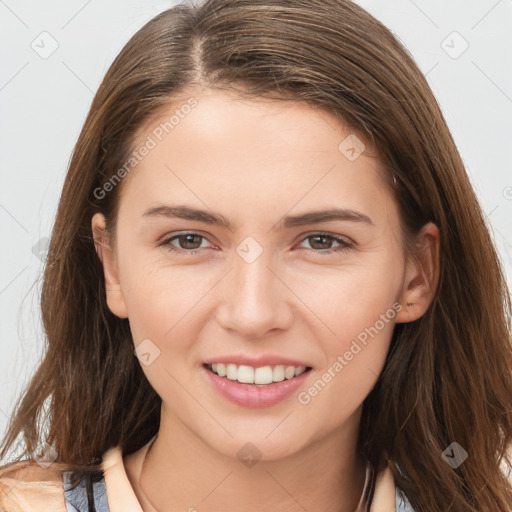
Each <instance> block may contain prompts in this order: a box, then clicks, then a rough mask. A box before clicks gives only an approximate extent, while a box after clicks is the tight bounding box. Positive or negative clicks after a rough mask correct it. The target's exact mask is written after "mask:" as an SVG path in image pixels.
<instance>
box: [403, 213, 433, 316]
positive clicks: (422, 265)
mask: <svg viewBox="0 0 512 512" xmlns="http://www.w3.org/2000/svg"><path fill="white" fill-rule="evenodd" d="M439 252H440V237H439V229H438V227H437V226H436V225H435V224H433V223H432V222H429V223H428V224H425V226H423V228H422V229H421V231H420V233H419V234H418V250H417V251H416V252H415V253H414V254H411V255H409V256H408V258H407V267H406V272H405V279H404V287H403V290H402V295H401V297H400V304H401V305H402V309H401V310H400V311H399V312H398V313H397V316H396V323H402V322H412V321H414V320H417V319H418V318H420V317H421V316H423V315H424V314H425V312H426V311H427V309H428V307H429V306H430V304H431V302H432V300H433V298H434V295H435V292H436V290H437V285H438V281H439V270H440V269H439V262H440V259H439Z"/></svg>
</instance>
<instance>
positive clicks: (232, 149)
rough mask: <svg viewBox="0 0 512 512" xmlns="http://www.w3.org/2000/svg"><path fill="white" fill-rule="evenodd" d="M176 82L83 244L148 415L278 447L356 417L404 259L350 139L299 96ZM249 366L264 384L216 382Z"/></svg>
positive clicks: (375, 178)
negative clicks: (96, 262) (105, 232)
mask: <svg viewBox="0 0 512 512" xmlns="http://www.w3.org/2000/svg"><path fill="white" fill-rule="evenodd" d="M194 97H195V98H196V100H197V104H195V106H194V108H182V106H183V105H184V104H185V103H186V102H187V98H188V97H184V98H183V101H178V102H176V104H174V105H173V106H172V107H171V108H169V111H168V112H167V113H166V114H165V115H164V116H162V117H161V118H158V119H153V120H152V122H151V123H149V124H148V125H147V127H145V128H144V129H143V130H141V132H140V137H139V142H140V144H139V145H138V146H137V147H140V146H141V144H144V143H145V142H146V143H147V144H148V146H151V147H150V150H149V151H139V154H142V153H145V156H143V157H142V158H141V159H140V162H139V163H137V165H136V167H135V168H134V170H132V171H131V172H130V174H129V175H128V176H126V177H125V178H124V181H123V183H122V190H121V196H120V207H119V213H118V219H117V224H116V234H115V241H114V242H113V243H112V244H111V250H109V249H108V248H106V247H104V248H103V250H101V249H100V257H101V258H102V261H103V264H104V268H105V278H106V281H107V300H108V304H109V307H110V309H111V310H112V312H113V313H114V314H116V315H118V316H120V317H128V318H129V322H130V327H131V331H132V334H133V341H134V345H135V347H137V348H138V350H139V352H138V353H139V357H140V360H141V364H142V368H143V370H144V372H145V374H146V376H147V378H148V380H149V382H150V383H151V385H152V386H153V387H154V389H155V390H156V391H157V392H158V394H159V395H160V397H161V398H162V401H163V409H162V412H163V414H164V415H165V416H167V417H168V418H172V419H173V421H178V422H180V423H181V424H182V425H184V426H185V427H186V428H187V429H189V430H190V431H191V432H193V433H194V434H196V435H197V436H198V437H199V438H200V439H202V440H204V442H206V443H207V444H208V445H209V446H210V447H213V448H214V449H215V450H217V451H218V452H220V453H224V454H226V455H230V456H234V455H235V454H236V452H237V451H238V450H239V449H240V446H242V445H243V444H245V443H246V442H248V441H250V442H252V443H253V444H254V445H255V446H257V447H258V449H259V450H260V451H261V452H262V454H263V456H264V457H266V458H267V459H273V458H277V457H284V456H286V455H289V454H292V453H294V452H296V451H298V450H301V449H303V448H305V447H306V446H308V445H311V444H312V443H314V442H316V441H319V440H321V439H325V438H326V437H327V436H330V435H339V436H343V435H344V434H343V432H345V431H348V429H350V428H352V429H353V428H354V426H355V425H356V424H357V423H358V421H359V417H360V410H361V405H362V402H363V400H364V398H365V397H366V396H367V395H368V393H369V392H370V391H371V389H372V387H373V385H374V384H375V382H376V380H377V378H378V375H379V373H380V372H381V370H382V367H383V365H384V361H385V358H386V354H387V352H388V348H389V343H390V339H391V335H392V331H393V327H394V324H395V323H396V322H397V321H408V320H410V319H413V318H412V317H410V316H409V317H407V316H406V315H407V314H406V313H405V312H404V311H405V310H402V311H400V312H399V310H400V309H401V306H400V305H398V302H399V301H401V302H402V304H404V305H405V301H404V299H405V300H407V299H408V298H407V297H405V293H412V290H413V287H412V285H411V286H408V283H409V282H410V281H412V277H414V273H415V267H414V266H409V265H408V263H407V260H406V258H405V256H404V253H403V249H402V245H401V238H400V224H399V222H400V220H399V214H398V209H397V206H396V204H395V202H394V201H393V199H392V196H391V194H390V192H389V191H388V190H387V188H386V186H385V185H384V182H383V180H382V172H383V171H382V169H381V168H380V163H379V161H378V159H377V158H376V157H375V155H374V154H373V156H369V153H370V150H371V149H372V148H371V147H370V146H369V143H368V142H367V141H364V142H363V141H362V139H361V137H360V136H357V137H358V139H355V138H353V135H354V134H351V133H350V132H349V131H348V130H347V129H346V128H345V127H344V126H343V125H341V124H340V123H339V121H337V120H336V119H335V118H333V117H330V115H329V114H327V113H325V112H321V111H319V110H318V109H317V110H314V109H312V108H311V107H309V106H307V105H305V104H303V103H298V102H276V101H269V100H267V101H261V100H247V99H242V98H240V97H237V96H235V95H234V94H233V93H230V94H228V93H224V92H222V93H221V92H212V91H206V92H202V93H201V94H198V95H195V96H194ZM180 108H181V110H180ZM176 109H178V110H180V112H181V115H180V116H178V117H176V119H175V120H174V124H173V127H172V130H170V129H169V125H167V129H168V130H167V131H168V132H169V133H166V131H165V130H164V129H163V128H162V126H163V125H164V126H165V122H166V121H167V122H168V121H169V118H170V116H171V115H172V114H173V113H174V112H175V110H176ZM183 112H186V114H183ZM177 119H179V121H177ZM162 123H164V124H163V125H162ZM347 137H349V138H348V139H347ZM150 141H152V142H150ZM361 142H363V143H364V144H365V145H366V148H365V151H364V152H363V153H362V154H359V153H360V152H361V150H362V146H360V143H361ZM178 207H179V208H178ZM320 212H330V213H329V214H324V213H320ZM313 214H314V215H313ZM93 229H94V230H95V232H99V231H101V229H102V218H101V215H96V216H95V217H94V218H93ZM114 245H115V248H112V247H113V246H114ZM419 310H421V306H420V308H419ZM418 312H419V313H421V311H418V309H417V310H416V314H418ZM141 355H142V357H141ZM215 362H217V363H225V364H226V365H227V363H230V364H235V365H236V366H234V367H233V366H231V367H230V368H228V367H227V366H226V370H227V371H228V376H227V377H221V376H216V375H214V374H213V373H212V370H211V369H210V368H209V367H207V366H206V364H205V363H215ZM237 362H238V364H237ZM251 363H252V364H251ZM239 366H241V368H239ZM269 366H270V370H269V368H268V367H269ZM283 366H284V368H280V367H283ZM287 366H295V367H296V368H292V370H289V369H288V370H287V373H286V375H287V376H288V377H290V376H291V375H294V374H295V373H297V374H298V375H297V376H296V377H295V376H294V377H291V378H286V377H284V380H283V378H282V371H283V370H284V371H286V367H287ZM247 367H249V368H247ZM254 367H256V368H257V369H256V370H254V369H253V368H254ZM264 367H267V368H264ZM303 367H306V368H310V369H308V370H307V371H304V372H303V373H300V372H301V370H303V369H304V368H303ZM214 368H217V370H218V371H219V373H221V374H222V373H223V372H222V366H220V368H221V369H220V370H219V365H217V366H216V367H214ZM233 368H234V369H233ZM261 368H263V370H262V369H261ZM269 371H270V373H269ZM233 372H234V373H233ZM269 375H270V377H269ZM251 376H257V378H258V382H260V383H261V382H265V379H268V378H275V380H276V381H278V382H276V383H275V384H268V383H267V384H265V385H263V384H262V385H256V384H249V383H239V382H238V381H237V380H234V379H240V380H242V381H243V380H246V379H249V380H250V379H251ZM259 379H263V380H259ZM267 382H268V381H267ZM292 412H293V414H290V413H292ZM283 418H286V419H285V420H284V421H283ZM270 432H272V435H269V433H270Z"/></svg>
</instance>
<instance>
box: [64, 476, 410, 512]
mask: <svg viewBox="0 0 512 512" xmlns="http://www.w3.org/2000/svg"><path fill="white" fill-rule="evenodd" d="M62 479H63V482H64V491H65V492H64V496H65V499H66V510H67V512H90V511H89V508H88V506H87V489H86V488H85V482H84V481H83V480H82V481H81V482H80V483H79V484H78V485H77V487H75V488H74V489H72V490H71V489H69V487H70V482H69V472H67V471H65V472H64V473H63V477H62ZM93 494H94V507H95V510H96V512H109V508H108V500H107V488H106V487H105V479H101V480H100V481H99V482H94V483H93ZM91 510H94V509H91ZM396 512H414V509H413V508H412V507H411V504H410V503H409V501H408V500H407V498H406V497H405V495H404V494H402V492H401V491H399V489H398V488H397V489H396Z"/></svg>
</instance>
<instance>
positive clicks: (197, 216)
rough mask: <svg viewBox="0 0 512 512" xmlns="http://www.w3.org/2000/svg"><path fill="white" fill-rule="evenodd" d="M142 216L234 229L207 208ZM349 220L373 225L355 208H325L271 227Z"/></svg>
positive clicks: (164, 208) (152, 210) (171, 208)
mask: <svg viewBox="0 0 512 512" xmlns="http://www.w3.org/2000/svg"><path fill="white" fill-rule="evenodd" d="M143 217H166V218H178V219H185V220H193V221H197V222H204V223H205V224H212V225H218V226H222V227H225V228H228V229H229V230H230V231H233V230H234V229H235V226H234V224H233V223H232V222H231V221H230V220H229V219H227V218H226V217H224V216H223V215H221V214H220V213H214V212H211V211H207V210H201V209H198V208H193V207H191V206H186V205H177V206H167V205H161V206H155V207H153V208H150V209H149V210H146V211H145V212H144V213H143ZM335 220H341V221H351V222H362V223H365V224H369V225H371V226H374V225H375V224H374V223H373V221H372V220H371V219H370V217H368V216H367V215H365V214H364V213H361V212H358V211H356V210H351V209H346V208H330V209H327V210H318V211H311V212H306V213H301V214H298V215H287V216H285V217H283V218H282V219H281V220H280V221H278V222H277V223H276V225H275V226H274V227H273V228H272V229H289V228H294V227H299V226H306V225H310V224H319V223H321V222H329V221H335Z"/></svg>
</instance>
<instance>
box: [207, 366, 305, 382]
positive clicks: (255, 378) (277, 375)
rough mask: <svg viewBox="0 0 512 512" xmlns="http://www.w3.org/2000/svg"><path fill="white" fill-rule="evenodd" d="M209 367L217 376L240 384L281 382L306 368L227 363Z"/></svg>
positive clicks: (295, 375)
mask: <svg viewBox="0 0 512 512" xmlns="http://www.w3.org/2000/svg"><path fill="white" fill-rule="evenodd" d="M211 369H212V371H213V372H214V373H216V374H217V375H219V377H226V378H228V379H229V380H237V381H238V382H241V383H242V384H256V385H260V386H262V385H265V384H271V383H272V382H281V381H283V380H285V379H293V377H297V376H298V375H300V374H301V373H304V371H305V370H306V367H305V366H284V365H282V364H280V365H276V366H260V367H258V368H254V367H252V366H247V365H244V364H242V365H240V366H237V365H236V364H233V363H229V364H223V363H213V364H212V365H211Z"/></svg>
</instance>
